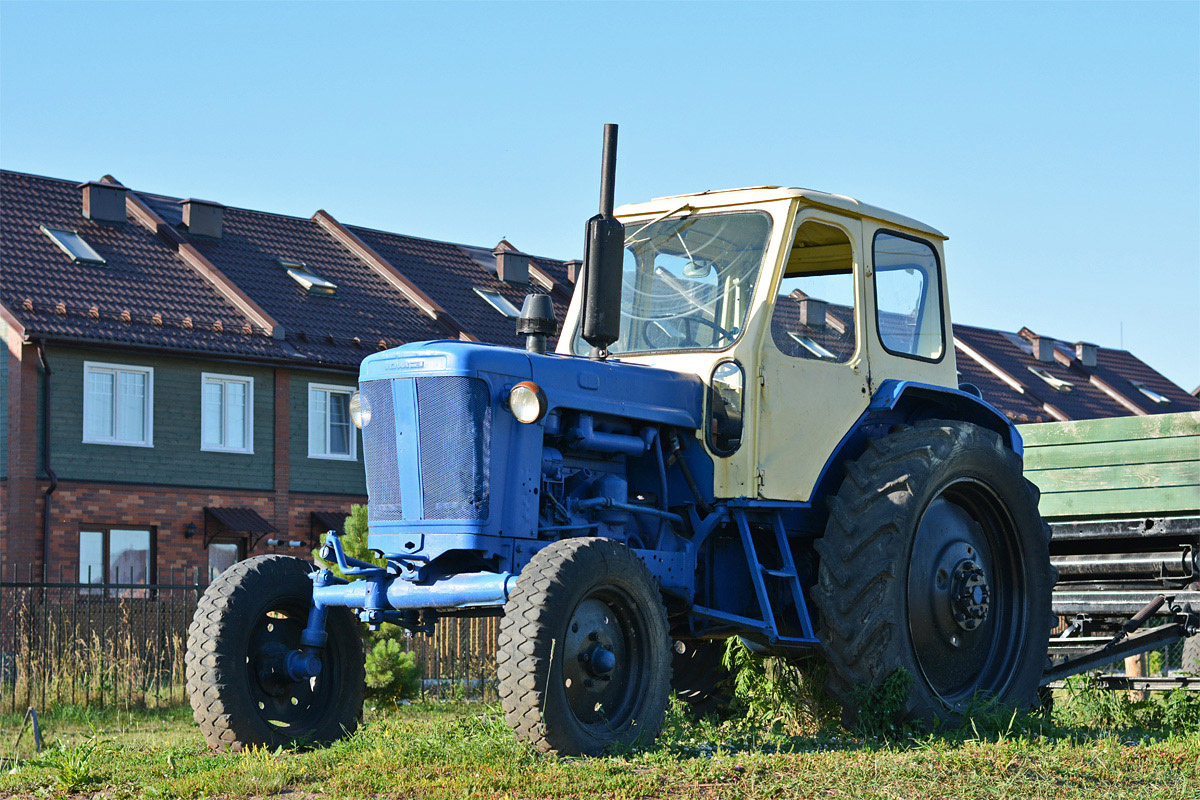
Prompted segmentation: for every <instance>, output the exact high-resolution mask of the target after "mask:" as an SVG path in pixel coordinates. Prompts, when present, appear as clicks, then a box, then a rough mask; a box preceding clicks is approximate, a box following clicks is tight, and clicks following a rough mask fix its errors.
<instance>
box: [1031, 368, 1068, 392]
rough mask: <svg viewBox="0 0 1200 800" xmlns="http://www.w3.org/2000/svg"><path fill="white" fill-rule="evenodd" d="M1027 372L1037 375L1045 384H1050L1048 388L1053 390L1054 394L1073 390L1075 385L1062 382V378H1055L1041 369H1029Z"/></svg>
mask: <svg viewBox="0 0 1200 800" xmlns="http://www.w3.org/2000/svg"><path fill="white" fill-rule="evenodd" d="M1029 371H1030V372H1032V373H1033V374H1034V375H1037V376H1038V377H1039V378H1041V379H1042V380H1044V381H1045V382H1046V383H1048V384H1050V388H1052V389H1054V391H1056V392H1069V391H1071V390H1072V389H1074V388H1075V384H1073V383H1071V382H1070V381H1064V380H1063V379H1062V378H1058V377H1055V376H1054V375H1051V374H1050V373H1049V372H1047V371H1046V370H1044V369H1042V368H1041V367H1030V368H1029Z"/></svg>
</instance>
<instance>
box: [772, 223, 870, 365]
mask: <svg viewBox="0 0 1200 800" xmlns="http://www.w3.org/2000/svg"><path fill="white" fill-rule="evenodd" d="M771 339H772V340H773V341H774V342H775V347H777V348H778V349H779V351H780V352H781V353H783V354H784V355H787V356H791V357H792V358H807V359H812V360H815V361H831V362H842V361H849V360H850V356H852V355H853V354H854V345H855V341H854V252H853V248H852V247H851V245H850V239H849V238H848V237H847V236H846V234H845V233H843V232H842V231H841V230H840V229H839V228H835V227H833V226H832V225H822V224H820V223H818V222H812V221H808V222H805V223H803V224H801V225H800V227H799V228H797V230H796V238H795V240H794V241H793V243H792V250H791V252H790V253H789V255H788V263H787V267H786V268H785V270H784V275H783V280H782V281H781V282H780V284H779V291H778V297H776V299H775V309H774V311H773V312H772V315H771Z"/></svg>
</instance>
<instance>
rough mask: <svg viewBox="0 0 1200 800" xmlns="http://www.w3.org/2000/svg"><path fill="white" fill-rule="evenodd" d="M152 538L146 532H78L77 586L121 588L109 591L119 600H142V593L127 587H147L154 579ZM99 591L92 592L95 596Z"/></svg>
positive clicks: (136, 530)
mask: <svg viewBox="0 0 1200 800" xmlns="http://www.w3.org/2000/svg"><path fill="white" fill-rule="evenodd" d="M153 545H154V536H153V533H152V532H151V530H150V529H148V528H107V527H94V528H86V529H84V530H81V531H80V532H79V582H80V583H85V584H86V583H94V584H114V583H115V584H121V585H122V586H123V587H124V588H117V589H112V590H110V593H111V594H114V595H118V594H119V595H120V596H122V597H144V596H145V590H144V589H133V588H130V587H129V586H127V585H126V584H139V583H140V584H148V583H150V581H151V579H152V578H153V565H154V561H153V557H152V551H153ZM98 591H99V590H98V589H96V590H91V592H98Z"/></svg>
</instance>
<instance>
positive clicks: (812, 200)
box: [616, 186, 948, 239]
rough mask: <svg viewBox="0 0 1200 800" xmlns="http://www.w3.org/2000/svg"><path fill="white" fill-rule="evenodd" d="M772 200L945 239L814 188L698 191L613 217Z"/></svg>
mask: <svg viewBox="0 0 1200 800" xmlns="http://www.w3.org/2000/svg"><path fill="white" fill-rule="evenodd" d="M773 200H799V201H800V202H801V203H807V204H810V205H814V206H824V207H825V208H830V209H834V210H836V211H842V212H845V213H848V214H851V215H853V216H856V217H870V218H871V219H876V220H879V221H880V222H885V223H890V224H892V225H895V226H897V227H901V228H908V229H909V230H914V231H920V232H921V233H924V234H927V235H929V236H936V237H937V238H939V239H946V238H948V237H947V236H946V235H945V234H944V233H942V232H941V231H939V230H938V229H936V228H931V227H930V226H928V225H926V224H925V223H923V222H918V221H917V220H915V219H913V218H912V217H906V216H904V215H903V214H896V213H894V212H892V211H888V210H887V209H883V208H880V207H879V206H873V205H870V204H868V203H863V202H860V201H858V200H855V199H854V198H853V197H846V196H845V195H840V194H829V193H828V192H818V191H816V190H814V189H798V188H789V187H784V186H752V187H748V188H745V189H724V190H720V191H707V192H698V193H696V194H677V195H671V196H669V197H656V198H654V199H653V200H651V201H649V202H646V203H631V204H629V205H624V206H621V207H620V208H618V209H617V211H616V214H617V216H622V217H623V216H642V215H646V214H666V213H668V212H673V211H676V210H682V208H684V207H688V206H690V207H691V208H697V209H699V208H717V207H720V206H732V205H746V204H751V203H766V202H770V201H773Z"/></svg>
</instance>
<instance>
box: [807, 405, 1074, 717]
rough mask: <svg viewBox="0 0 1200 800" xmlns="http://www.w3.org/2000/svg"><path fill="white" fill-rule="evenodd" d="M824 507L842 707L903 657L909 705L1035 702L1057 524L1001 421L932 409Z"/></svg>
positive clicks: (827, 617) (912, 708)
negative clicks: (988, 424) (936, 413)
mask: <svg viewBox="0 0 1200 800" xmlns="http://www.w3.org/2000/svg"><path fill="white" fill-rule="evenodd" d="M829 511H830V515H829V522H828V525H827V526H826V530H825V535H824V536H823V537H822V538H821V539H820V540H818V541H817V543H816V549H817V552H818V554H819V555H820V567H819V570H818V585H817V587H816V589H815V591H814V592H813V601H814V604H815V605H816V607H817V609H818V611H819V613H820V623H819V625H820V630H819V638H820V640H821V642H822V645H823V648H824V652H825V656H826V659H827V660H828V662H829V672H828V678H827V683H826V686H827V688H828V690H829V691H830V693H831V694H832V695H833V696H834V697H835V698H836V699H837V700H839V701H840V702H841V704H842V707H843V709H844V712H845V713H844V715H843V716H844V717H845V718H846V721H848V722H849V721H853V720H854V718H855V717H856V715H857V714H858V713H859V712H860V711H861V710H862V709H860V708H859V706H860V705H861V704H862V703H863V702H864V700H865V698H866V697H867V696H868V695H867V694H866V693H864V692H862V691H858V689H859V688H860V687H862V688H865V687H870V686H873V685H876V684H878V683H880V682H882V681H883V680H885V679H887V678H888V677H889V676H890V675H892V673H894V672H896V671H897V670H900V669H903V670H905V671H907V672H908V673H909V674H910V675H911V676H912V683H911V687H910V690H909V696H908V698H907V702H906V703H905V705H904V707H903V708H902V709H901V711H900V716H901V717H902V718H904V719H919V720H924V721H926V722H933V721H935V720H936V721H943V722H953V721H955V720H957V719H958V718H960V717H961V715H962V713H963V712H964V711H966V710H967V709H968V708H970V707H971V706H972V705H973V704H992V703H999V704H1003V705H1007V706H1020V707H1029V706H1032V705H1034V704H1035V703H1036V702H1037V699H1038V698H1037V690H1038V683H1039V679H1040V677H1041V674H1042V671H1043V669H1044V667H1045V664H1046V647H1047V643H1048V639H1049V632H1050V629H1051V627H1052V626H1053V624H1054V622H1055V621H1056V620H1055V618H1054V616H1053V615H1052V614H1051V612H1050V607H1051V606H1050V599H1051V592H1052V590H1053V587H1054V582H1055V579H1056V575H1055V572H1054V569H1053V567H1051V566H1050V554H1049V542H1050V530H1049V528H1048V527H1047V526H1046V524H1045V523H1044V522H1043V521H1042V518H1041V517H1040V516H1039V515H1038V492H1037V489H1036V488H1035V487H1034V486H1033V484H1031V483H1029V481H1027V480H1025V478H1024V477H1023V476H1022V468H1021V458H1020V456H1018V455H1017V454H1016V453H1014V452H1013V451H1012V450H1010V449H1008V448H1007V447H1005V446H1004V444H1003V442H1002V441H1001V440H1000V437H999V436H998V435H997V434H995V433H993V432H992V431H989V430H986V429H984V428H981V427H978V426H976V425H972V424H969V423H965V422H957V421H937V420H933V421H928V422H922V423H918V424H917V425H916V426H915V427H911V428H903V429H900V430H897V431H895V432H893V433H891V434H889V435H888V436H885V437H883V438H881V439H877V440H875V441H873V442H871V443H870V444H869V445H868V447H867V450H866V452H864V453H863V455H862V456H860V457H859V458H858V459H857V460H855V461H853V462H851V463H850V464H849V465H848V467H847V470H846V477H845V480H844V482H843V484H842V487H841V489H840V490H839V491H838V493H837V495H836V496H835V497H833V498H831V500H830V503H829Z"/></svg>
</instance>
